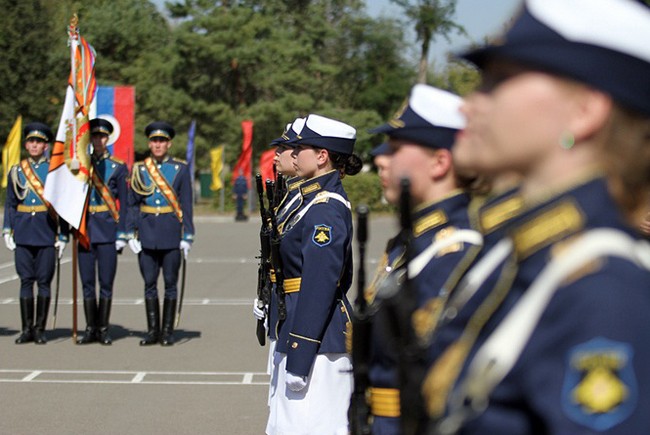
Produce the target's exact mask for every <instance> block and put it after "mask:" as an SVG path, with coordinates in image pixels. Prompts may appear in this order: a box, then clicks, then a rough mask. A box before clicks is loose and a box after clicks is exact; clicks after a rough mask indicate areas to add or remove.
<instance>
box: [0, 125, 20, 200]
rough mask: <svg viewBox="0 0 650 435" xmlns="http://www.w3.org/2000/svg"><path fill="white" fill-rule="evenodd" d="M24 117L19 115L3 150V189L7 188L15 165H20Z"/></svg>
mask: <svg viewBox="0 0 650 435" xmlns="http://www.w3.org/2000/svg"><path fill="white" fill-rule="evenodd" d="M22 125H23V117H22V115H18V118H16V122H14V126H13V127H11V131H10V132H9V137H7V142H6V143H5V147H4V148H3V149H2V188H3V189H6V188H7V176H8V175H9V170H10V169H11V167H12V166H13V165H17V164H18V163H20V134H21V132H20V130H22Z"/></svg>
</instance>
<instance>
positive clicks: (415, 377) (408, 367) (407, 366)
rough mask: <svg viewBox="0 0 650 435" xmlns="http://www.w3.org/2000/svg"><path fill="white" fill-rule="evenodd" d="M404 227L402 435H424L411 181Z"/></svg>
mask: <svg viewBox="0 0 650 435" xmlns="http://www.w3.org/2000/svg"><path fill="white" fill-rule="evenodd" d="M400 185H401V188H402V191H401V195H400V202H399V209H400V226H401V228H402V229H401V237H402V243H403V244H404V265H403V267H404V269H403V270H404V276H403V280H402V282H401V285H400V287H401V289H400V292H399V294H400V296H399V298H398V300H397V304H396V306H395V310H396V316H397V324H398V330H399V352H398V355H399V356H398V363H399V380H400V420H401V425H402V433H403V434H404V435H413V434H416V433H421V429H422V427H423V426H422V425H423V424H425V423H424V421H425V420H426V413H425V412H424V402H423V400H422V395H421V393H420V383H419V381H421V374H420V370H421V369H423V367H422V364H421V358H422V356H423V355H422V352H421V347H420V345H419V342H418V340H417V336H416V335H415V331H414V330H413V327H412V321H411V318H412V315H413V312H414V311H415V310H416V309H417V304H418V296H417V293H416V289H415V288H414V287H413V285H412V283H411V279H410V277H409V273H408V270H409V263H410V261H411V260H412V259H413V243H412V242H413V219H412V215H411V183H410V181H409V179H408V178H403V179H402V180H401V182H400Z"/></svg>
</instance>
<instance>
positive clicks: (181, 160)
mask: <svg viewBox="0 0 650 435" xmlns="http://www.w3.org/2000/svg"><path fill="white" fill-rule="evenodd" d="M171 159H172V160H173V161H174V162H176V163H182V164H184V165H187V160H183V159H179V158H178V157H172V158H171Z"/></svg>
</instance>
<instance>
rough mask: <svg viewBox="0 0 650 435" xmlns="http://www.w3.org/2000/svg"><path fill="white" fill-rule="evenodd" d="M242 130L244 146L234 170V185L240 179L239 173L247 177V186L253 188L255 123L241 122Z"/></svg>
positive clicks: (248, 120) (250, 121)
mask: <svg viewBox="0 0 650 435" xmlns="http://www.w3.org/2000/svg"><path fill="white" fill-rule="evenodd" d="M241 129H242V137H243V139H242V145H241V154H240V155H239V159H238V160H237V164H236V165H235V167H234V168H233V170H232V183H233V184H235V180H236V179H237V177H239V172H240V171H241V173H242V175H243V176H244V177H246V184H247V185H248V188H249V189H250V188H251V161H252V159H253V121H252V120H251V119H245V120H243V121H242V122H241Z"/></svg>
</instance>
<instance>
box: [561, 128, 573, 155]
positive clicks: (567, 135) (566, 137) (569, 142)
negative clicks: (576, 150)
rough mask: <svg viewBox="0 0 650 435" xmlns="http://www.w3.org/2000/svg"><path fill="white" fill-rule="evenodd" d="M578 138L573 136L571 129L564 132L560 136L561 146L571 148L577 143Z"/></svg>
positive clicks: (566, 148)
mask: <svg viewBox="0 0 650 435" xmlns="http://www.w3.org/2000/svg"><path fill="white" fill-rule="evenodd" d="M575 143H576V139H575V137H573V134H572V133H571V132H569V131H567V132H564V133H562V136H560V146H561V147H562V148H563V149H565V150H570V149H571V148H573V145H575Z"/></svg>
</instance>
